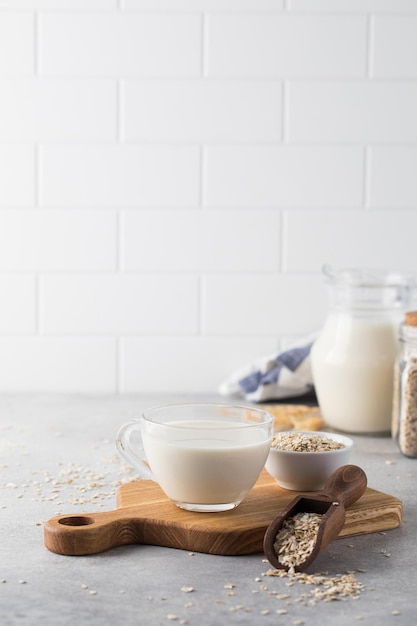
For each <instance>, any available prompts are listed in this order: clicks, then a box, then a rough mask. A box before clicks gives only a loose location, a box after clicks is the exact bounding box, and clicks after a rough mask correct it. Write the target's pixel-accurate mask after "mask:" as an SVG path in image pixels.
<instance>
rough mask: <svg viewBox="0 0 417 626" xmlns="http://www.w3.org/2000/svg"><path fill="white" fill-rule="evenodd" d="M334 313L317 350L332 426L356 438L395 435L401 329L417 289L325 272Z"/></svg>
mask: <svg viewBox="0 0 417 626" xmlns="http://www.w3.org/2000/svg"><path fill="white" fill-rule="evenodd" d="M324 275H325V280H326V283H327V285H328V288H329V295H330V311H329V314H328V317H327V319H326V322H325V324H324V327H323V329H322V332H321V333H320V335H319V336H318V338H317V339H316V341H315V342H314V345H313V347H312V350H311V366H312V372H313V380H314V386H315V390H316V394H317V399H318V403H319V406H320V409H321V412H322V415H323V418H324V420H325V421H326V423H327V424H328V425H329V426H331V427H333V428H335V429H337V430H342V431H345V432H350V433H369V434H371V433H389V431H390V430H391V421H392V401H393V380H394V365H395V362H396V360H397V356H398V351H399V348H398V339H397V337H398V328H399V325H400V322H401V320H402V317H403V313H404V310H405V308H406V307H407V305H408V303H409V301H410V294H411V291H412V288H413V285H412V278H411V277H410V276H406V275H402V274H397V273H393V272H382V271H371V270H361V269H352V270H342V271H339V272H333V271H331V270H330V269H329V268H328V267H325V268H324Z"/></svg>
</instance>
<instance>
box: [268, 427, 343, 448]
mask: <svg viewBox="0 0 417 626" xmlns="http://www.w3.org/2000/svg"><path fill="white" fill-rule="evenodd" d="M345 447H346V446H345V444H344V443H341V442H340V441H336V440H335V439H331V438H330V437H326V436H323V435H320V434H318V433H312V434H310V433H301V432H297V431H294V432H291V431H290V432H284V433H276V434H275V435H274V436H273V437H272V442H271V448H276V449H277V450H289V451H291V452H329V451H331V450H340V449H341V448H345Z"/></svg>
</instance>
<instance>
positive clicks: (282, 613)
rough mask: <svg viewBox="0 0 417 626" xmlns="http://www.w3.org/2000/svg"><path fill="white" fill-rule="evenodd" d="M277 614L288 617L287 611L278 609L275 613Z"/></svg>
mask: <svg viewBox="0 0 417 626" xmlns="http://www.w3.org/2000/svg"><path fill="white" fill-rule="evenodd" d="M275 613H277V614H278V615H287V613H288V611H287V609H278V610H277V611H275Z"/></svg>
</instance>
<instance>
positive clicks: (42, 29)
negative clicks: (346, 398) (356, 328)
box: [0, 0, 417, 393]
mask: <svg viewBox="0 0 417 626" xmlns="http://www.w3.org/2000/svg"><path fill="white" fill-rule="evenodd" d="M416 111H417V2H416V1H415V0H0V392H3V393H5V392H17V391H22V392H25V391H28V392H36V391H40V392H44V391H51V392H82V393H89V392H91V393H99V392H104V393H111V392H116V393H117V392H119V393H137V392H156V391H161V392H187V391H190V392H204V393H210V392H215V391H216V390H217V389H218V387H219V385H220V384H221V383H222V382H223V381H224V380H225V379H226V378H228V377H229V376H230V375H231V374H232V373H234V372H235V371H236V370H237V369H239V368H241V367H243V366H245V365H247V364H248V363H251V362H252V361H254V360H256V359H258V358H259V357H262V356H265V355H269V354H272V353H274V352H275V351H276V350H278V349H279V348H280V347H286V346H287V345H288V344H289V342H290V341H291V340H292V339H294V338H297V339H298V338H300V337H303V336H304V335H307V334H310V333H311V332H313V331H316V330H317V329H318V328H319V327H320V326H321V324H322V323H323V319H324V316H325V313H326V309H327V298H326V293H325V290H324V285H323V281H322V276H321V268H322V266H323V265H324V264H325V263H328V264H331V265H333V266H335V267H336V268H337V267H346V266H356V267H358V266H367V267H384V268H386V267H388V268H393V269H397V270H407V271H411V272H415V273H416V274H417V256H416V253H415V236H416V233H417V175H416V172H417V123H416V114H415V112H416Z"/></svg>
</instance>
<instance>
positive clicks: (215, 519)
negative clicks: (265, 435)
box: [44, 470, 402, 555]
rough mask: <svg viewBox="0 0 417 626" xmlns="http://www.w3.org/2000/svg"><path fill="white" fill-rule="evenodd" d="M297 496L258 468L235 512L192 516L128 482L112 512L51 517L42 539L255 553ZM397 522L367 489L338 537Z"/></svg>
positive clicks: (54, 544)
mask: <svg viewBox="0 0 417 626" xmlns="http://www.w3.org/2000/svg"><path fill="white" fill-rule="evenodd" d="M298 494H299V492H295V491H287V490H285V489H281V487H279V486H278V485H277V483H276V482H275V480H274V478H272V477H271V476H270V475H269V474H268V472H267V471H266V470H263V472H262V473H261V476H260V477H259V479H258V481H257V483H256V484H255V486H254V487H253V489H252V490H251V492H250V493H249V494H248V496H247V497H246V498H245V500H244V501H243V502H242V503H241V504H240V505H239V506H238V507H237V508H236V509H233V510H232V511H227V512H223V513H195V512H188V511H184V510H182V509H179V508H178V507H177V506H175V505H174V504H173V503H172V502H171V501H170V500H169V499H168V498H167V497H166V496H165V494H164V493H163V492H162V490H161V489H160V487H159V486H158V485H157V484H156V483H154V482H152V481H150V480H140V481H133V482H131V483H127V484H126V485H123V486H122V487H120V489H119V491H118V493H117V508H116V509H115V510H114V511H105V512H100V513H87V514H82V515H79V514H76V515H66V516H59V517H54V518H52V519H51V520H49V521H48V522H46V524H45V528H44V540H45V545H46V547H47V548H48V549H49V550H51V551H52V552H56V553H58V554H65V555H86V554H96V553H99V552H103V551H105V550H108V549H110V548H114V547H116V546H121V545H127V544H150V545H156V546H165V547H168V548H180V549H183V550H191V551H195V552H205V553H207V554H222V555H241V554H254V553H259V552H262V550H263V538H264V534H265V531H266V529H267V527H268V526H269V524H270V523H271V522H272V520H273V519H274V518H275V517H276V516H277V515H278V513H279V511H280V510H281V509H282V508H284V507H285V506H287V504H289V502H290V501H291V500H292V499H293V498H294V497H295V496H296V495H298ZM306 495H312V492H310V494H306ZM401 521H402V503H401V501H400V500H399V499H398V498H395V497H394V496H391V495H388V494H385V493H382V492H380V491H376V490H375V489H370V488H369V487H367V489H366V491H365V493H364V494H363V496H362V497H361V498H360V499H359V500H358V501H357V502H355V504H353V505H352V506H351V507H349V508H348V509H347V510H346V520H345V525H344V527H343V528H342V530H341V532H340V534H339V537H346V536H350V535H360V534H364V533H373V532H379V531H383V530H389V529H392V528H396V527H397V526H399V525H400V524H401Z"/></svg>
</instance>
